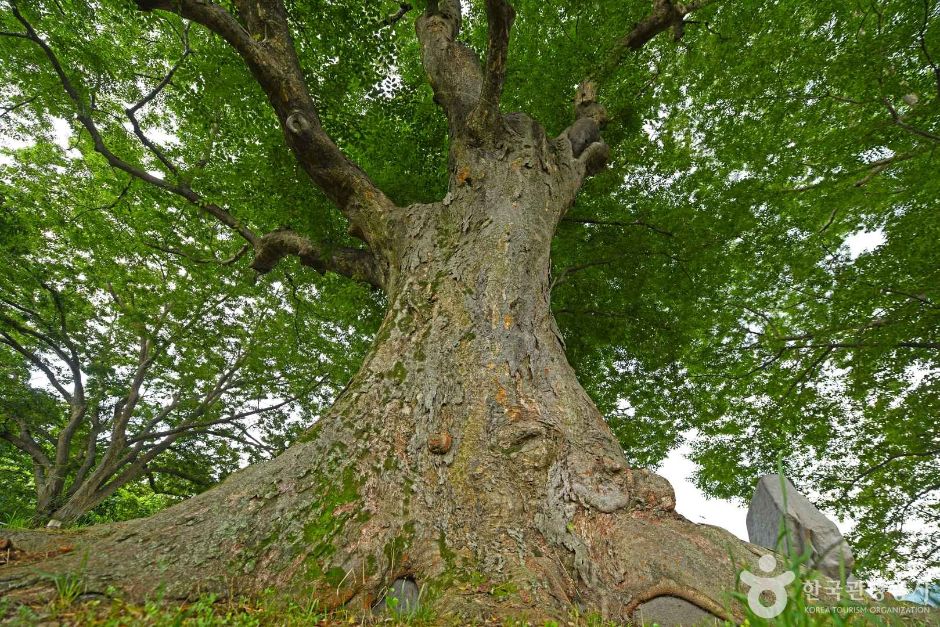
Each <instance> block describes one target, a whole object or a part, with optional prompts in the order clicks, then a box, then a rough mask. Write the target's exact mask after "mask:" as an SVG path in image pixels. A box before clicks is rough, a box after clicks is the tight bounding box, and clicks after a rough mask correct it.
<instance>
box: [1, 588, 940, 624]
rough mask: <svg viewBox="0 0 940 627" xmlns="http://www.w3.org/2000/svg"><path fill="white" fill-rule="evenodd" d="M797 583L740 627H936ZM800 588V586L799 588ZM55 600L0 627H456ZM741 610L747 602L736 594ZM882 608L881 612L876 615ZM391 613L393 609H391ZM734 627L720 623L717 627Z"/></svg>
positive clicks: (275, 607)
mask: <svg viewBox="0 0 940 627" xmlns="http://www.w3.org/2000/svg"><path fill="white" fill-rule="evenodd" d="M805 581H807V580H806V579H804V580H802V581H800V580H798V581H795V582H794V583H793V584H791V585H790V586H788V591H789V592H790V594H789V596H788V603H787V606H786V609H785V610H784V611H783V613H782V614H780V615H779V616H777V617H775V618H773V619H771V620H767V619H763V618H760V617H759V616H757V615H755V614H754V613H753V612H750V611H748V614H747V615H746V618H745V620H744V622H743V623H742V624H743V625H748V626H755V627H757V626H765V625H766V626H770V625H774V626H776V627H808V626H810V625H824V626H827V627H828V626H832V627H843V626H849V625H851V626H859V627H861V626H872V627H889V626H892V627H893V626H898V625H927V624H937V623H938V619H940V613H938V612H936V611H934V612H933V613H932V614H929V615H928V614H925V613H917V614H904V613H902V612H909V611H911V610H916V609H919V608H916V607H915V606H912V605H910V604H906V603H900V602H885V603H884V604H879V605H877V606H875V605H866V604H864V603H859V602H855V601H851V600H849V599H845V600H840V601H838V602H835V603H831V604H825V605H822V604H818V603H814V602H813V601H812V600H811V599H809V598H808V597H807V596H806V594H805V593H804V591H803V586H802V583H803V582H805ZM798 584H799V585H798ZM56 590H57V593H58V596H57V598H55V599H53V600H52V601H50V602H48V603H46V604H44V605H38V606H36V605H34V606H25V605H23V606H19V607H13V606H11V605H10V604H9V603H8V602H6V601H4V600H3V599H0V622H3V618H4V617H5V618H6V621H8V623H7V624H11V625H16V626H23V627H26V626H33V625H38V624H40V623H54V624H59V625H74V626H81V627H132V626H135V627H136V626H140V627H210V626H211V627H215V626H219V627H223V626H225V627H262V626H272V627H274V626H277V627H302V626H303V627H306V626H310V625H336V626H339V625H373V626H378V625H396V626H403V627H404V626H408V625H413V626H415V627H424V626H430V625H461V624H464V623H461V622H459V621H456V619H453V618H449V617H447V616H442V615H437V614H435V613H434V611H433V608H431V607H429V606H423V607H422V609H421V610H419V611H418V612H417V613H415V614H412V615H403V614H397V613H396V612H394V611H392V612H387V613H384V614H382V615H376V616H371V617H370V616H367V617H365V618H363V617H361V616H355V615H353V614H351V613H348V612H346V611H344V610H338V611H337V610H332V611H331V610H325V609H323V608H321V607H319V606H318V605H317V604H316V603H308V604H302V603H298V602H296V601H294V600H290V599H286V598H284V597H282V596H280V595H277V594H276V593H274V592H269V593H266V594H261V595H258V596H256V597H253V598H250V599H249V598H242V599H238V600H219V599H217V598H216V597H215V596H212V595H207V596H204V597H202V598H200V599H198V600H197V601H195V602H192V603H182V604H181V603H176V602H162V601H160V600H154V601H150V602H148V603H144V604H131V603H126V602H123V601H121V600H116V599H115V600H105V599H93V600H90V601H85V600H82V601H81V602H78V600H79V597H80V596H81V593H82V587H81V585H80V584H79V583H77V582H76V581H75V580H72V579H68V580H67V579H62V580H61V582H57V586H56ZM736 596H738V600H739V601H741V603H742V606H743V607H744V608H747V599H746V595H743V594H741V595H736ZM879 608H880V609H879ZM390 609H395V608H390ZM485 624H487V625H503V626H505V627H535V625H536V624H533V623H530V622H527V621H525V620H513V619H501V620H499V621H494V622H488V623H485ZM732 624H733V623H730V622H725V623H724V624H723V627H730V626H731V625H732ZM538 625H544V627H569V626H570V627H611V626H613V625H615V623H611V622H609V621H604V620H602V619H601V618H600V617H598V616H597V615H590V614H589V615H584V614H580V613H579V612H578V611H576V610H574V609H573V610H572V611H571V613H570V614H569V616H568V618H567V620H560V621H548V622H545V623H538Z"/></svg>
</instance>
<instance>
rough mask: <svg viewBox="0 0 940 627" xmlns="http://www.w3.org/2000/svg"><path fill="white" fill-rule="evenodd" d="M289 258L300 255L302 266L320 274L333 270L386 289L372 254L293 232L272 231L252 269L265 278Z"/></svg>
mask: <svg viewBox="0 0 940 627" xmlns="http://www.w3.org/2000/svg"><path fill="white" fill-rule="evenodd" d="M287 255H296V256H297V257H298V258H299V259H300V263H301V264H303V265H305V266H309V267H311V268H313V269H314V270H316V271H317V272H320V273H323V272H326V271H327V270H330V271H333V272H336V273H338V274H342V275H345V276H348V277H352V278H354V279H356V280H358V281H363V282H365V283H368V284H370V285H372V286H374V287H377V288H381V287H382V285H383V279H382V275H381V273H380V271H379V267H378V264H377V263H376V260H375V257H374V255H373V254H372V253H371V252H369V251H367V250H363V249H360V248H348V247H332V248H331V247H328V246H325V245H323V244H318V243H316V242H312V241H310V240H309V239H307V238H305V237H301V236H299V235H297V234H296V233H294V232H293V231H289V230H284V231H272V232H271V233H268V234H267V235H264V236H263V237H261V238H260V239H259V240H258V243H257V244H256V246H255V258H254V261H252V262H251V267H252V268H254V269H255V270H256V271H257V272H259V273H261V274H264V273H266V272H269V271H270V270H271V269H272V268H273V267H274V266H275V265H277V262H278V261H280V260H281V259H282V258H283V257H285V256H287Z"/></svg>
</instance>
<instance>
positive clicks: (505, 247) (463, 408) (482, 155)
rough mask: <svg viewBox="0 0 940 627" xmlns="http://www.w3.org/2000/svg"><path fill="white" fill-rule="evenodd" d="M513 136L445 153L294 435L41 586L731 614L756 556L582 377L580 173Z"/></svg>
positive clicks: (537, 132) (557, 154)
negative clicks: (284, 446)
mask: <svg viewBox="0 0 940 627" xmlns="http://www.w3.org/2000/svg"><path fill="white" fill-rule="evenodd" d="M506 124H507V126H508V128H509V132H508V137H510V138H511V141H510V140H507V141H506V142H503V143H502V144H501V145H499V146H497V147H496V148H490V149H487V150H471V149H470V148H467V147H463V148H461V147H459V146H458V147H457V148H456V149H455V150H457V151H458V152H460V154H459V159H456V160H455V162H456V163H460V164H462V165H460V166H459V167H458V169H457V170H456V171H455V172H454V173H453V179H452V181H451V189H450V192H449V193H448V195H447V197H446V198H445V200H444V201H443V202H441V203H434V204H429V205H414V206H411V207H409V208H407V210H406V212H407V215H406V216H404V218H406V219H402V220H401V227H400V229H401V230H400V233H401V234H400V236H398V237H397V239H396V240H395V242H396V243H395V254H394V258H393V259H392V260H391V261H390V264H389V270H388V276H387V279H386V285H387V292H388V295H389V298H388V300H389V306H388V312H387V314H386V316H385V319H384V321H383V323H382V325H381V328H380V329H379V331H378V334H377V337H376V340H375V345H374V347H373V349H372V351H371V353H370V354H369V355H368V357H367V358H366V360H365V362H364V364H363V366H362V368H361V370H360V371H359V373H358V374H357V375H356V376H355V377H354V378H353V379H352V381H351V382H350V383H349V385H348V386H347V388H346V389H345V390H344V391H343V393H342V394H341V396H340V397H339V399H338V400H337V402H336V403H335V405H334V406H333V408H332V409H331V410H330V412H329V413H328V414H327V415H325V416H323V418H322V419H321V420H320V421H319V422H318V423H317V424H316V425H315V426H314V428H313V429H312V430H311V431H310V432H309V434H308V436H307V438H306V441H305V442H302V443H298V444H296V445H295V446H293V447H291V448H290V449H289V450H288V451H287V452H285V453H284V454H282V455H281V456H279V457H277V458H276V459H273V460H271V461H268V462H265V463H261V464H257V465H254V466H251V467H249V468H246V469H244V470H242V471H240V472H238V473H236V474H234V475H232V476H231V477H229V478H228V479H227V480H226V481H225V482H224V483H223V484H221V485H219V486H218V487H216V488H214V489H212V490H210V491H208V492H205V493H203V494H200V495H199V496H196V497H194V498H192V499H190V500H189V501H186V502H185V503H182V504H180V505H178V506H176V507H173V508H170V509H169V510H166V511H164V512H161V513H159V514H157V515H155V516H153V517H151V518H148V519H143V520H137V521H131V522H128V523H120V524H114V525H109V526H102V527H95V528H91V529H89V530H87V531H86V532H84V533H83V534H82V535H81V536H80V537H78V539H77V548H76V550H75V551H73V553H72V554H70V555H68V556H65V557H62V558H59V559H58V560H57V561H56V562H52V563H46V564H44V565H43V570H44V572H49V571H50V570H68V569H75V568H78V566H79V564H81V563H82V562H83V560H87V563H86V564H85V566H84V571H83V576H84V577H85V580H86V582H87V585H88V586H89V588H90V589H91V590H96V591H101V592H103V591H104V590H105V588H106V587H107V586H109V585H113V586H115V587H117V588H119V589H121V590H122V591H123V592H124V594H126V595H129V596H130V597H132V598H140V597H143V596H145V595H148V594H152V593H154V592H155V591H156V589H157V587H158V586H162V588H163V592H164V594H165V596H167V597H186V596H191V595H193V594H196V593H199V592H210V591H211V592H216V593H219V594H228V593H231V592H232V591H236V592H255V591H260V590H262V589H264V588H268V587H275V588H279V589H281V590H285V591H288V592H291V593H294V594H298V595H308V594H311V593H312V594H314V595H316V596H317V597H319V598H320V599H322V600H323V601H324V602H326V603H328V604H330V605H341V604H344V605H347V606H348V607H352V608H355V609H357V610H358V609H362V610H364V611H368V610H369V609H370V608H372V607H373V606H374V605H376V604H379V603H380V602H381V599H382V597H383V595H384V594H385V591H386V590H387V589H388V588H389V586H391V585H392V584H393V582H395V581H396V580H402V579H410V580H413V581H414V582H415V583H416V584H417V585H418V586H419V587H420V588H421V589H422V590H423V592H422V601H421V602H422V603H431V604H433V605H434V606H435V607H436V608H437V609H438V611H441V612H453V613H455V614H456V615H457V616H466V617H480V616H488V615H500V614H512V615H516V616H518V615H520V613H524V614H527V615H528V616H529V617H530V618H532V619H537V618H540V617H555V618H558V617H565V616H567V615H568V614H569V612H570V611H571V610H572V608H573V607H574V606H577V607H579V608H581V609H582V610H587V611H599V612H601V613H602V614H603V615H604V616H605V617H607V618H609V619H613V620H628V619H631V618H635V617H636V615H635V611H636V610H637V609H638V608H640V609H641V610H642V611H644V617H645V618H647V619H649V618H655V617H656V616H657V614H656V612H657V611H659V612H663V611H665V610H661V609H660V610H657V609H656V608H657V607H658V606H657V605H656V604H655V603H654V602H652V601H651V600H652V599H654V598H655V597H660V596H667V597H679V598H680V599H682V600H681V601H675V603H679V604H680V605H682V604H685V605H684V606H683V607H685V606H687V607H685V610H688V611H690V612H696V611H698V612H700V613H701V612H702V611H703V610H705V611H708V612H710V613H712V614H716V615H719V616H725V615H727V611H726V609H725V608H728V607H730V605H731V604H730V600H729V599H728V597H727V596H726V593H728V592H730V591H732V590H734V588H735V579H736V573H735V563H736V564H737V566H738V567H743V566H746V565H747V564H748V563H750V562H752V561H753V560H754V559H756V556H757V555H759V553H756V552H755V551H756V550H755V549H752V548H750V547H749V546H748V545H746V543H743V542H741V541H740V540H737V539H735V538H734V537H733V536H731V535H730V534H729V533H727V532H725V531H723V530H720V529H718V528H714V527H703V526H698V525H693V524H691V523H689V522H688V521H686V520H685V519H683V518H682V517H681V516H679V515H677V514H676V513H675V512H674V495H673V492H672V488H671V487H670V486H669V484H668V483H667V482H666V481H665V480H664V479H662V478H661V477H659V476H657V475H655V474H652V473H649V472H647V471H644V470H639V469H631V468H628V466H627V464H626V460H625V457H624V455H623V453H622V451H621V447H620V444H619V443H618V441H617V440H616V438H615V437H614V436H613V434H612V433H611V432H610V430H609V428H608V427H607V425H606V423H605V421H604V419H603V417H602V416H601V415H600V413H599V412H598V410H597V409H596V408H595V406H594V404H593V403H592V401H591V399H590V398H589V397H588V395H587V394H586V393H585V391H584V390H583V389H582V387H581V386H580V385H579V384H578V381H577V379H576V377H575V374H574V372H573V370H572V368H571V367H570V365H569V364H568V363H567V361H566V359H565V353H564V346H563V342H562V339H561V337H560V335H559V332H558V329H557V327H556V325H555V322H554V319H553V318H552V315H551V311H550V306H549V301H550V276H549V275H550V259H549V254H550V245H551V239H552V234H553V232H554V229H555V226H556V225H557V223H558V220H560V218H561V216H562V215H563V213H564V211H565V210H566V209H567V208H568V207H569V206H570V204H571V203H572V202H573V200H574V195H575V193H576V191H577V187H578V185H579V184H580V179H581V176H582V174H583V173H578V172H573V171H572V168H571V167H570V165H568V164H570V163H572V158H571V154H570V144H568V142H567V141H560V140H554V141H553V140H549V139H547V138H546V136H545V134H544V131H543V130H542V129H541V127H539V126H538V125H537V124H535V123H534V122H532V121H531V120H530V119H529V118H527V117H525V116H523V115H510V116H506ZM565 151H567V152H565ZM15 541H16V540H14V542H15ZM733 561H734V562H735V563H733ZM0 581H5V583H0V592H2V591H3V586H6V587H7V589H8V590H11V589H20V590H25V589H27V588H26V587H27V586H28V585H29V584H30V583H32V582H34V581H35V579H34V578H33V577H32V571H30V570H29V569H26V568H20V569H13V570H8V571H7V572H6V573H5V574H0ZM693 606H694V607H693ZM696 608H701V609H696ZM703 615H704V614H703ZM663 616H665V615H661V616H660V618H663ZM666 619H668V616H666Z"/></svg>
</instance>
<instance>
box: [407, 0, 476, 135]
mask: <svg viewBox="0 0 940 627" xmlns="http://www.w3.org/2000/svg"><path fill="white" fill-rule="evenodd" d="M461 22H462V15H461V10H460V0H430V1H429V2H428V7H427V9H426V10H425V12H424V13H423V14H422V15H421V17H419V18H418V20H417V22H416V23H415V31H416V32H417V35H418V42H419V43H420V44H421V63H422V64H423V65H424V70H425V72H427V75H428V80H429V82H430V83H431V89H433V90H434V101H435V102H436V103H437V104H439V105H440V106H441V107H442V108H443V109H444V113H445V114H446V115H447V121H448V124H449V126H450V133H451V136H452V137H455V136H458V135H459V134H461V133H462V131H463V130H464V128H465V126H466V123H467V117H468V115H469V114H470V112H471V111H472V110H473V108H474V107H475V106H476V104H477V101H478V99H479V97H480V93H481V89H482V87H483V70H482V68H481V67H480V60H479V59H478V58H477V55H476V53H475V52H474V51H473V50H472V49H471V48H470V47H469V46H467V45H465V44H463V43H461V42H459V41H457V34H458V33H459V32H460V26H461Z"/></svg>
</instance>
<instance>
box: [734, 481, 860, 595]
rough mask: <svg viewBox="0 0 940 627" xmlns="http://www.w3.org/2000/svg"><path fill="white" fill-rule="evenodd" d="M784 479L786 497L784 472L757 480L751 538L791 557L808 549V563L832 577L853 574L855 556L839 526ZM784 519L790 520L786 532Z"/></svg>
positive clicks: (749, 529) (750, 517)
mask: <svg viewBox="0 0 940 627" xmlns="http://www.w3.org/2000/svg"><path fill="white" fill-rule="evenodd" d="M782 479H783V483H784V484H785V485H786V499H784V493H783V489H782V485H781V477H780V475H764V476H763V477H761V478H760V480H759V481H758V482H757V488H756V489H755V490H754V496H753V498H751V505H750V507H749V508H748V510H747V535H748V539H749V540H750V541H751V542H752V543H754V544H757V545H760V546H762V547H765V548H768V549H771V550H773V551H778V552H780V553H783V554H785V555H789V556H791V557H801V556H803V555H806V554H807V552H808V553H809V555H810V560H809V563H808V564H807V565H808V566H810V567H812V568H815V569H817V570H818V571H819V572H821V573H822V574H824V575H826V576H827V577H831V578H832V579H836V580H839V579H840V578H841V577H845V576H848V575H849V574H851V572H852V566H854V565H855V558H854V557H852V550H851V549H850V548H849V545H848V544H847V543H846V541H845V539H844V538H843V537H842V533H840V532H839V528H838V527H836V525H835V523H834V522H832V521H831V520H829V519H828V518H826V516H825V515H824V514H823V513H822V512H820V511H819V510H818V509H816V507H815V506H814V505H813V504H812V503H810V502H809V500H808V499H807V498H806V497H805V496H803V495H802V494H800V493H799V492H798V491H797V489H796V488H795V487H794V486H793V484H792V483H790V480H789V479H787V478H786V477H782ZM784 500H786V505H784ZM781 521H785V522H786V532H787V533H786V535H784V534H783V527H782V526H781ZM787 536H789V537H787Z"/></svg>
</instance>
